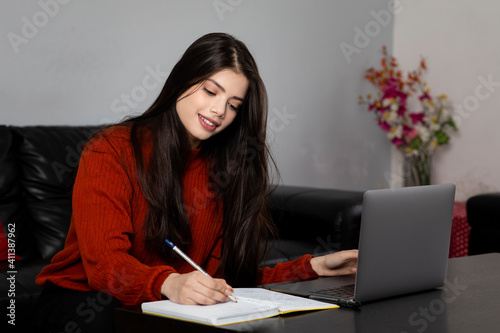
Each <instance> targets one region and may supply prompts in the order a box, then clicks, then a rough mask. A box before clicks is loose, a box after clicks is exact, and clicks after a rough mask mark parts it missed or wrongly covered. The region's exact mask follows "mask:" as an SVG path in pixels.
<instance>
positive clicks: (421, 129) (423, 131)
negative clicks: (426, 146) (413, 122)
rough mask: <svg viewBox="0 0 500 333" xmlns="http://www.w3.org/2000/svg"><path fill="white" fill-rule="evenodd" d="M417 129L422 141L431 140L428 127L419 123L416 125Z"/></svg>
mask: <svg viewBox="0 0 500 333" xmlns="http://www.w3.org/2000/svg"><path fill="white" fill-rule="evenodd" d="M415 129H416V130H417V131H418V136H419V137H420V139H421V140H422V142H427V141H429V139H430V137H431V133H430V131H429V129H428V128H427V127H425V126H422V125H420V124H419V125H417V126H415Z"/></svg>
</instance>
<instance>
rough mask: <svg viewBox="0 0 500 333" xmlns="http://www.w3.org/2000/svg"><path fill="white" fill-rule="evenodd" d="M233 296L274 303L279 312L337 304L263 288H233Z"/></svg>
mask: <svg viewBox="0 0 500 333" xmlns="http://www.w3.org/2000/svg"><path fill="white" fill-rule="evenodd" d="M233 296H234V297H236V299H237V300H238V301H239V299H240V298H241V300H242V301H246V299H255V300H258V301H259V303H262V304H269V305H270V304H276V306H277V307H278V310H279V312H280V313H282V314H283V313H288V312H294V311H308V310H320V309H334V308H338V305H335V304H331V303H326V302H320V301H315V300H312V299H309V298H304V297H299V296H293V295H288V294H284V293H279V292H275V291H271V290H267V289H263V288H234V294H233Z"/></svg>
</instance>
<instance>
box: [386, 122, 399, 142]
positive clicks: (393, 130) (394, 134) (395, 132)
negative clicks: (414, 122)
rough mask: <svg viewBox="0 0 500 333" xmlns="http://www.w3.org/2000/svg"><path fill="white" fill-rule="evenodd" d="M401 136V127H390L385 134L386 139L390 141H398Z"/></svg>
mask: <svg viewBox="0 0 500 333" xmlns="http://www.w3.org/2000/svg"><path fill="white" fill-rule="evenodd" d="M402 136H403V126H401V125H399V126H392V127H391V129H390V130H389V132H387V138H388V139H389V140H392V139H394V138H398V139H400V138H401V137H402Z"/></svg>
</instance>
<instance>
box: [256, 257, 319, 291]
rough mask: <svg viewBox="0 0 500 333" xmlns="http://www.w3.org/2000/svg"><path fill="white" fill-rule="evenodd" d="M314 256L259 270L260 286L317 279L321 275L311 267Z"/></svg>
mask: <svg viewBox="0 0 500 333" xmlns="http://www.w3.org/2000/svg"><path fill="white" fill-rule="evenodd" d="M311 258H313V256H312V255H304V256H302V257H300V258H298V259H295V260H292V261H287V262H282V263H279V264H277V265H276V266H274V267H273V268H270V267H263V268H259V273H258V276H257V279H258V281H257V282H258V284H269V283H277V282H285V281H298V280H307V279H312V278H316V277H318V276H319V275H318V274H317V273H316V271H315V270H314V269H313V268H312V266H311Z"/></svg>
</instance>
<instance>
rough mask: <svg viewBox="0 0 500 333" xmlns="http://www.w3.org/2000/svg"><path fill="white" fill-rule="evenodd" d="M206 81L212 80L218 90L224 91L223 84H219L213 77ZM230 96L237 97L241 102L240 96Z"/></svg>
mask: <svg viewBox="0 0 500 333" xmlns="http://www.w3.org/2000/svg"><path fill="white" fill-rule="evenodd" d="M208 81H210V82H212V83H213V84H215V85H216V86H217V87H219V89H220V90H222V92H226V89H224V87H223V86H221V85H220V84H219V83H218V82H217V81H215V80H214V79H208ZM232 98H234V99H237V100H239V101H241V102H243V98H241V97H238V96H233V97H232Z"/></svg>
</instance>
